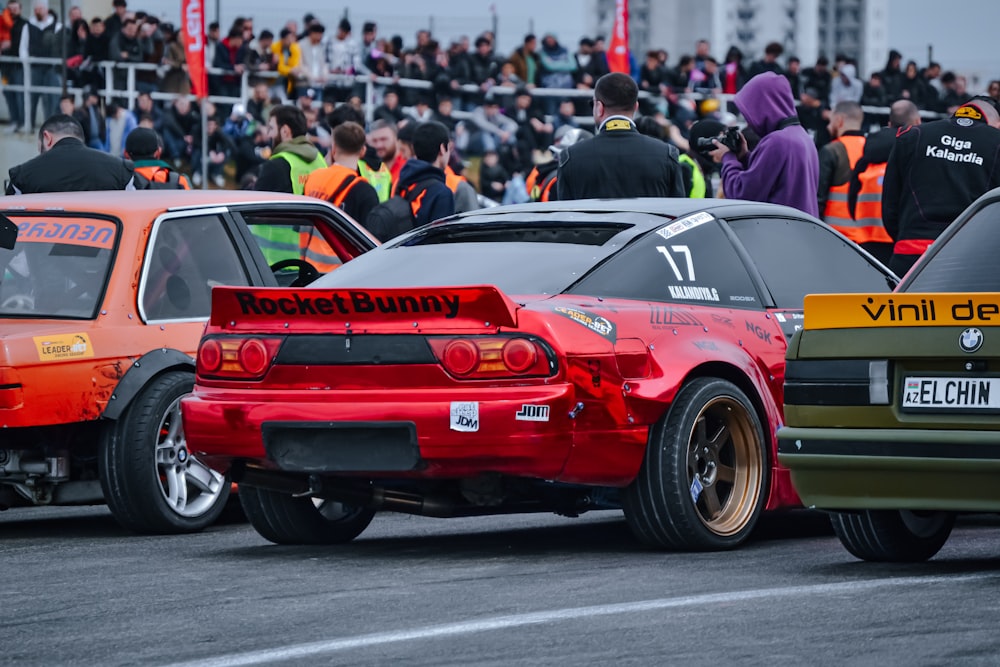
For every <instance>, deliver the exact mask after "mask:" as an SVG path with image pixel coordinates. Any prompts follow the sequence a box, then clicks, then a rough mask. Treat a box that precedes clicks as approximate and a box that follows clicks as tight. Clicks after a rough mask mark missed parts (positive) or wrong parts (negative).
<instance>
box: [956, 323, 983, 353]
mask: <svg viewBox="0 0 1000 667" xmlns="http://www.w3.org/2000/svg"><path fill="white" fill-rule="evenodd" d="M958 346H959V347H960V348H962V351H963V352H970V353H971V352H975V351H976V350H978V349H979V348H981V347H982V346H983V332H982V331H980V330H979V329H976V328H975V327H973V328H971V329H966V330H965V331H963V332H962V333H961V335H959V337H958Z"/></svg>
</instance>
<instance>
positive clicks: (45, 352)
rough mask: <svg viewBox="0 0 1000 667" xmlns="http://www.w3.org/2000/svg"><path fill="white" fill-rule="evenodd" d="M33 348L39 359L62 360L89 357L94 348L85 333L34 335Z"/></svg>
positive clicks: (92, 354)
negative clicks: (36, 351)
mask: <svg viewBox="0 0 1000 667" xmlns="http://www.w3.org/2000/svg"><path fill="white" fill-rule="evenodd" d="M34 341H35V349H37V350H38V358H39V359H40V360H41V361H62V360H64V359H90V358H91V357H93V356H94V348H93V346H92V345H91V344H90V337H89V336H87V334H85V333H74V334H60V335H57V336H35V337H34Z"/></svg>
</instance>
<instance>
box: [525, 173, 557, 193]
mask: <svg viewBox="0 0 1000 667" xmlns="http://www.w3.org/2000/svg"><path fill="white" fill-rule="evenodd" d="M539 175H540V174H539V173H538V167H534V168H532V170H531V172H530V173H529V174H528V178H526V179H524V189H525V190H527V191H528V196H529V197H531V201H552V195H551V192H552V188H553V187H555V184H556V177H557V176H558V175H559V174H558V172H556V171H550V172H549V173H547V174H546V175H545V176H544V177H542V180H541V181H539V180H538V176H539Z"/></svg>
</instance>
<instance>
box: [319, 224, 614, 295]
mask: <svg viewBox="0 0 1000 667" xmlns="http://www.w3.org/2000/svg"><path fill="white" fill-rule="evenodd" d="M630 227H631V225H627V224H615V223H607V222H602V223H591V224H589V225H588V224H581V223H579V222H574V223H573V224H572V225H569V224H567V225H560V224H552V223H546V224H544V225H540V224H538V223H535V224H531V223H530V222H523V221H519V222H515V223H507V224H505V223H496V222H494V223H489V224H486V225H484V224H481V223H475V224H462V223H458V224H450V225H444V226H437V227H433V228H428V229H427V230H426V232H423V231H421V232H418V233H417V234H414V235H412V236H408V237H405V238H404V239H402V240H401V241H400V242H398V243H390V244H388V245H385V246H382V247H380V248H376V249H375V250H373V251H371V252H368V253H366V254H364V255H361V256H360V257H358V258H357V259H354V260H352V261H350V262H348V263H347V264H345V265H344V266H342V267H341V268H339V269H337V270H336V271H334V272H333V273H330V274H328V275H326V276H324V277H323V278H320V279H319V280H317V281H316V282H314V283H312V285H310V287H446V286H451V285H495V286H497V287H498V288H499V289H500V290H501V291H502V292H504V293H505V294H558V293H560V292H562V291H564V290H565V289H566V288H568V287H569V286H570V285H572V284H573V283H574V282H576V281H577V280H579V279H580V278H581V277H582V276H583V275H584V274H586V273H587V272H588V271H590V270H591V269H592V268H593V267H594V266H596V265H597V264H599V263H600V262H601V261H603V260H604V259H605V258H607V257H608V256H610V255H612V254H613V253H614V252H616V251H617V250H619V249H620V248H621V242H622V240H623V239H621V238H619V237H618V234H620V233H621V232H625V231H627V230H629V229H630Z"/></svg>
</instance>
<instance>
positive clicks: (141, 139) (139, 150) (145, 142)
mask: <svg viewBox="0 0 1000 667" xmlns="http://www.w3.org/2000/svg"><path fill="white" fill-rule="evenodd" d="M159 147H160V138H159V137H158V136H157V134H156V131H155V130H151V129H149V128H148V127H137V128H135V129H134V130H132V131H131V132H129V133H128V137H126V138H125V152H127V153H128V154H129V155H131V156H132V158H133V159H135V158H148V157H153V156H154V155H156V151H157V149H158V148H159Z"/></svg>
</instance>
